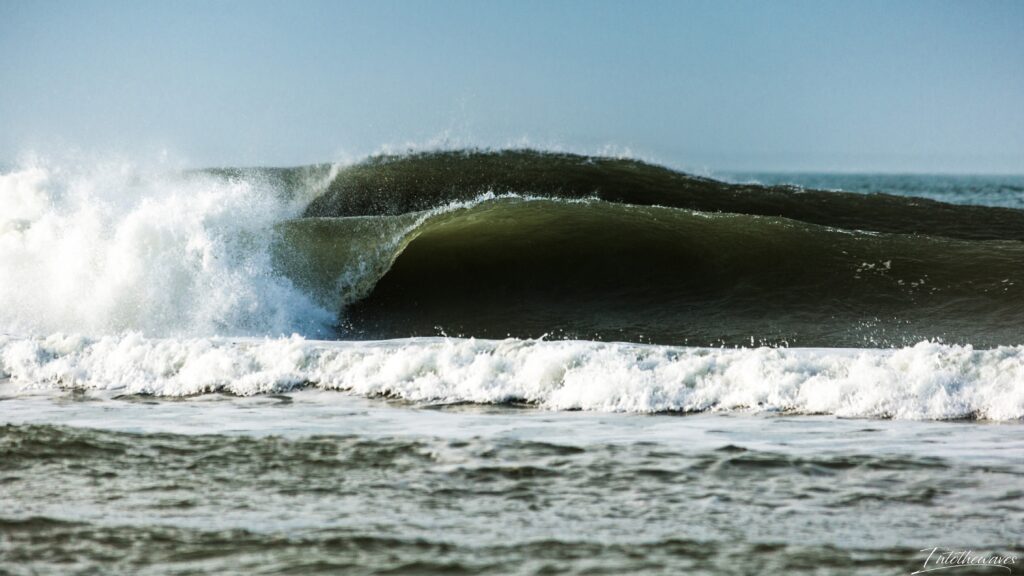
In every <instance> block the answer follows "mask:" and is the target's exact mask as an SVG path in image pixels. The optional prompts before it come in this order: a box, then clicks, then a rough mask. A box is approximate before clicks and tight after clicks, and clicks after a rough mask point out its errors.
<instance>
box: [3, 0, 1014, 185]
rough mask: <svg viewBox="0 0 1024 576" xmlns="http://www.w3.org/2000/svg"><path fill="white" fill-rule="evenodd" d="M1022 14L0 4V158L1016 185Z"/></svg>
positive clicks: (939, 7) (802, 6)
mask: <svg viewBox="0 0 1024 576" xmlns="http://www.w3.org/2000/svg"><path fill="white" fill-rule="evenodd" d="M1022 30H1024V2H1016V1H977V2H968V1H962V2H950V1H942V0H937V1H900V2H889V1H886V2H882V1H872V0H867V1H857V2H854V1H849V2H834V1H806V2H805V1H773V2H754V1H722V2H718V1H715V2H711V1H706V2H705V1H695V2H688V1H669V2H654V1H640V2H608V1H599V0H591V1H555V0H547V1H530V0H516V1H509V2H498V1H479V2H476V1H468V0H467V1H443V0H432V1H414V0H408V1H402V2H389V1H372V2H371V1H365V2H341V1H329V2H315V1H296V2H285V1H277V2H267V1H258V0H247V1H240V0H239V1H234V0H212V1H194V0H180V1H163V2H157V1H137V0H133V1H113V0H110V1H94V0H81V1H52V0H0V162H12V161H15V160H16V159H17V158H18V157H19V156H20V155H23V154H26V153H36V154H40V155H43V156H47V155H51V154H57V155H59V154H64V153H67V151H68V150H75V151H81V152H85V153H89V154H105V153H110V154H139V155H147V154H158V153H160V152H161V151H166V152H167V153H169V154H171V155H173V156H175V157H178V158H184V159H186V162H187V163H189V164H192V165H204V166H205V165H294V164H302V163H310V162H320V161H329V160H335V159H338V158H339V157H352V156H358V155H362V154H365V153H369V152H373V151H378V150H380V149H381V148H382V147H391V148H401V147H403V146H405V145H406V144H407V143H412V144H415V145H420V146H423V145H431V144H432V143H447V144H448V145H452V146H492V147H500V146H520V145H531V146H535V147H542V148H560V149H568V150H577V151H585V152H602V151H603V152H613V153H618V152H624V151H629V152H631V153H633V154H635V155H638V156H640V157H645V158H649V159H653V160H656V161H660V162H664V163H668V164H672V165H675V166H679V167H683V168H687V169H691V170H709V171H714V170H822V171H831V170H840V171H896V172H935V171H938V172H983V173H991V172H1013V173H1024V34H1021V31H1022Z"/></svg>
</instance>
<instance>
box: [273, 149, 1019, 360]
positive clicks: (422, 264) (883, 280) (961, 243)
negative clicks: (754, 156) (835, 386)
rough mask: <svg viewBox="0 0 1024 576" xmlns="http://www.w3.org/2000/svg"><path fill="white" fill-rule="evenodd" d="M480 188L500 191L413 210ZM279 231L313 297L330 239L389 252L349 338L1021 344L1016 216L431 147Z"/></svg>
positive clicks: (628, 166) (373, 163) (348, 323)
mask: <svg viewBox="0 0 1024 576" xmlns="http://www.w3.org/2000/svg"><path fill="white" fill-rule="evenodd" d="M487 192H490V193H494V194H496V195H498V197H497V198H494V199H490V200H486V201H477V202H474V203H472V204H471V205H468V206H464V207H460V208H449V209H446V210H444V211H443V212H442V213H438V214H430V215H422V217H421V218H420V220H419V221H414V220H413V219H412V218H413V216H412V214H413V213H416V212H418V211H424V210H431V209H437V208H439V207H442V206H446V205H449V204H451V203H452V202H456V201H466V200H473V199H475V198H478V197H479V196H480V195H481V194H483V193H487ZM503 194H514V195H519V196H520V197H502V195H503ZM521 196H526V197H529V198H524V197H521ZM581 199H582V201H580V200H581ZM403 218H404V220H403ZM402 226H409V230H408V233H407V234H406V235H405V236H404V240H403V241H402V242H399V243H397V244H396V245H395V246H394V247H393V248H392V247H388V246H385V244H387V243H388V242H389V241H390V240H389V239H393V238H394V236H395V234H396V233H395V230H397V229H400V228H402ZM284 236H285V237H286V239H287V240H288V241H287V242H286V243H287V244H288V249H287V250H286V251H284V252H282V254H284V256H283V257H281V256H279V258H278V260H279V261H282V260H287V261H288V262H287V263H285V264H283V265H282V268H283V269H285V270H286V271H287V273H288V274H289V275H291V276H293V277H294V278H296V279H297V281H298V282H299V283H300V284H303V283H305V284H308V285H310V287H311V288H313V289H314V291H316V292H318V293H320V294H321V297H322V298H324V299H325V300H330V297H329V296H327V297H324V296H323V295H324V294H325V293H328V294H329V293H330V291H331V290H332V289H333V287H335V286H337V284H336V283H333V284H332V283H331V282H328V281H327V280H325V279H330V278H337V277H338V275H340V274H343V273H345V272H346V271H348V272H351V270H352V266H353V262H354V260H353V259H352V258H351V257H346V258H339V257H338V256H337V254H338V253H340V252H343V251H344V250H345V249H346V248H345V246H349V248H348V249H349V250H351V247H350V246H351V245H352V244H353V242H354V241H355V240H358V242H357V243H359V244H360V245H361V246H371V245H376V246H377V249H378V251H380V252H383V253H385V255H384V256H383V257H382V258H383V259H384V261H385V262H386V263H385V264H384V265H382V266H381V267H380V270H379V273H378V274H377V275H374V274H369V276H370V277H371V278H370V282H369V285H368V287H366V288H365V289H364V290H363V291H362V292H360V291H358V290H357V291H355V292H353V294H355V296H356V298H350V299H349V300H347V301H345V304H346V306H345V307H344V308H345V309H344V311H343V312H342V318H343V323H344V328H345V330H344V335H345V336H346V337H353V336H355V337H365V338H392V337H405V336H416V335H433V334H437V333H440V332H443V333H447V334H450V335H462V336H478V337H488V338H494V337H498V338H500V337H505V336H517V337H538V336H541V335H544V334H548V335H550V336H553V337H572V338H588V339H603V340H627V341H644V342H655V343H662V344H690V345H748V346H749V345H751V344H769V345H778V344H788V345H802V346H891V345H904V344H909V343H913V342H916V341H919V340H922V339H941V340H943V341H947V342H954V343H971V344H974V345H976V346H995V345H1002V344H1019V343H1024V337H1022V336H1024V332H1022V331H1021V330H1020V327H1021V326H1024V293H1022V289H1024V242H1021V240H1024V211H1020V210H1014V209H1009V208H992V207H981V206H964V205H952V204H945V203H941V202H935V201H930V200H924V199H919V198H909V197H898V196H890V195H884V194H851V193H841V192H823V191H813V190H802V189H797V188H792V187H761V186H753V185H733V184H726V183H722V182H717V181H714V180H710V179H706V178H699V177H694V176H690V175H686V174H683V173H679V172H675V171H672V170H670V169H667V168H663V167H658V166H653V165H650V164H645V163H643V162H639V161H636V160H624V159H610V158H591V157H583V156H576V155H571V154H556V153H546V152H536V151H529V150H520V151H504V152H481V151H468V152H437V153H426V154H417V155H410V156H399V157H378V158H373V159H370V160H368V161H366V162H364V163H362V164H358V165H355V166H351V167H348V168H346V169H344V170H342V171H341V172H340V173H339V174H338V175H337V177H336V178H334V180H333V181H332V182H331V184H330V185H329V187H328V188H327V190H326V191H325V192H324V193H323V194H322V195H320V196H319V197H317V198H316V199H314V200H313V201H312V202H311V203H310V204H309V205H308V207H307V209H306V212H305V218H304V219H300V220H298V221H293V222H291V223H289V225H288V226H287V227H286V231H285V234H284ZM362 253H363V254H362V255H363V256H364V257H365V256H366V249H362ZM364 265H365V262H364ZM313 279H315V281H314V280H313ZM351 295H352V294H349V295H348V296H351ZM343 296H345V295H337V294H335V295H334V297H335V298H337V299H338V301H344V300H345V298H344V297H343ZM351 300H354V301H351Z"/></svg>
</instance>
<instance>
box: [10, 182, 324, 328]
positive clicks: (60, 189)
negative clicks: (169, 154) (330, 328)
mask: <svg viewBox="0 0 1024 576" xmlns="http://www.w3.org/2000/svg"><path fill="white" fill-rule="evenodd" d="M279 192H280V191H277V190H274V189H272V187H271V186H270V185H269V184H266V183H261V182H260V181H259V180H258V179H241V178H226V177H214V176H211V175H203V174H197V173H181V172H176V173H172V174H168V173H159V174H154V173H147V172H145V171H140V170H137V169H135V168H133V167H132V166H130V165H125V164H118V163H113V164H95V165H92V166H90V167H89V168H87V169H73V170H68V169H63V168H60V167H53V166H46V165H30V166H27V167H23V168H22V169H19V170H16V171H14V172H10V173H7V174H2V175H0V271H2V274H0V329H4V330H7V331H16V332H19V333H29V334H49V333H52V332H56V331H80V332H85V333H90V334H105V333H115V332H119V331H124V330H140V331H144V332H145V333H146V334H148V335H211V334H228V335H248V334H261V335H262V334H288V333H291V332H292V331H295V330H299V331H302V332H303V333H305V334H310V335H314V334H318V333H319V332H321V331H323V329H324V327H325V326H327V325H328V324H329V323H330V322H332V321H333V319H334V315H333V314H331V313H328V312H327V311H326V310H322V309H319V308H318V307H317V306H316V305H314V304H313V303H312V302H311V300H310V299H309V298H308V297H307V296H306V295H305V294H303V293H302V292H300V291H298V290H296V289H295V288H294V287H293V286H292V285H291V283H290V282H289V281H287V280H285V279H283V278H281V277H279V276H278V275H275V274H274V273H273V270H272V269H271V260H270V250H269V246H270V243H271V242H272V237H273V234H272V232H273V226H274V224H275V223H277V222H280V221H281V220H283V219H286V218H289V217H292V216H294V215H296V214H298V213H299V212H300V211H301V210H302V208H303V205H304V203H305V200H306V199H298V198H297V199H293V200H286V199H285V198H286V196H285V195H282V194H280V193H279Z"/></svg>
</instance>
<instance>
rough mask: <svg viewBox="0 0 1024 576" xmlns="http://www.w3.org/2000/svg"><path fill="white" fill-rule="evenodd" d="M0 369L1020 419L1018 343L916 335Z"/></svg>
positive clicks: (393, 393) (185, 345)
mask: <svg viewBox="0 0 1024 576" xmlns="http://www.w3.org/2000/svg"><path fill="white" fill-rule="evenodd" d="M0 371H2V372H3V373H4V375H6V376H7V377H8V378H10V379H11V380H12V381H13V383H14V384H15V385H17V386H19V387H20V388H22V389H23V390H32V389H44V390H52V389H74V390H93V391H100V392H104V393H112V394H150V395H155V396H190V395H197V394H205V393H213V392H220V393H229V394H237V395H253V394H267V393H280V392H287V391H290V390H294V389H297V388H300V387H304V386H313V387H316V388H320V389H324V390H339V391H345V392H349V393H354V394H360V395H367V396H384V397H392V398H400V399H404V400H408V401H412V402H416V403H465V402H469V403H485V404H486V403H509V402H525V403H530V404H534V405H536V406H538V407H540V408H545V409H553V410H592V411H607V412H636V413H652V412H701V411H709V410H712V411H729V410H741V411H753V412H787V413H800V414H833V415H836V416H842V417H868V418H895V419H916V420H921V419H933V420H948V419H962V418H976V419H985V420H994V421H1015V420H1021V419H1024V347H1002V348H997V349H991V350H975V349H973V348H972V347H970V346H950V345H942V344H937V343H929V342H922V343H919V344H917V345H915V346H912V347H907V348H900V349H884V350H883V349H869V350H854V349H798V348H794V349H785V348H745V349H724V348H722V349H715V348H679V347H668V346H652V345H639V344H627V343H600V342H588V341H570V340H562V341H543V340H517V339H507V340H476V339H456V338H426V339H407V340H397V341H381V342H323V341H306V340H304V339H302V338H300V337H297V336H295V337H292V338H282V339H272V340H224V339H147V338H144V337H142V336H140V335H138V334H128V335H123V336H108V337H104V338H98V339H90V338H85V337H80V336H62V335H54V336H51V337H49V338H46V339H16V338H9V337H8V338H6V339H4V340H0ZM0 376H2V375H0Z"/></svg>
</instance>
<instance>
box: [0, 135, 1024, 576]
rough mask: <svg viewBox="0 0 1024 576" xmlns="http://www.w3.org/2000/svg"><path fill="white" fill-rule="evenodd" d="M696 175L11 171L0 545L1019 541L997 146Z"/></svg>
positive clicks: (728, 546)
mask: <svg viewBox="0 0 1024 576" xmlns="http://www.w3.org/2000/svg"><path fill="white" fill-rule="evenodd" d="M727 179H730V180H732V181H736V182H741V183H744V184H742V185H728V184H723V183H720V182H716V181H713V180H708V179H703V178H694V177H690V176H686V175H683V174H680V173H678V172H674V171H672V170H668V169H665V168H661V167H657V166H651V165H648V164H644V163H642V162H638V161H634V160H628V159H608V158H586V157H579V156H573V155H567V154H548V153H539V152H533V151H513V152H502V153H490V152H485V153H482V152H477V151H469V152H441V153H428V154H420V155H412V156H406V157H381V158H371V159H368V160H366V161H364V162H361V163H356V164H353V165H344V166H331V165H322V166H311V167H303V168H296V169H250V170H234V169H230V170H206V171H199V172H186V173H181V172H175V173H153V172H149V171H144V170H139V169H136V168H133V167H131V166H124V165H97V166H92V167H85V168H82V167H74V168H71V167H63V166H58V165H46V164H37V165H32V166H21V167H17V168H15V169H12V170H8V171H7V172H5V173H4V174H3V175H2V176H0V206H2V207H3V211H0V271H2V272H3V274H2V276H0V424H2V425H3V427H2V428H0V454H2V457H0V504H2V508H0V573H12V574H37V573H61V574H63V573H82V574H86V573H90V574H91V573H102V574H110V573H114V574H118V573H120V574H139V573H143V574H144V573H150V574H193V573H267V574H271V573H273V574H278V573H337V572H348V573H518V574H551V573H578V574H591V573H610V574H620V573H665V574H668V573H680V572H682V573H690V572H693V573H720V574H749V573H764V574H791V573H815V574H838V573H842V574H847V573H849V574H882V573H884V574H909V573H911V572H913V571H914V570H919V569H921V568H922V563H923V562H924V561H925V558H926V555H925V554H923V553H922V552H921V551H922V550H924V549H929V550H930V549H932V548H934V547H939V548H942V549H947V550H960V549H972V550H974V551H975V552H979V553H983V554H1003V555H1006V554H1010V555H1013V554H1016V555H1017V557H1020V556H1021V555H1022V548H1024V546H1022V539H1021V534H1022V532H1021V530H1020V526H1022V525H1024V524H1022V521H1024V476H1022V474H1024V468H1022V465H1021V459H1020V455H1021V454H1022V453H1024V450H1022V449H1024V428H1022V427H1021V425H1020V423H1021V420H1022V418H1024V348H1022V347H1021V345H1022V344H1024V338H1022V336H1021V334H1022V333H1024V332H1021V330H1020V329H1019V327H1020V326H1021V325H1022V322H1024V299H1022V298H1021V294H1020V290H1021V289H1022V287H1024V277H1021V270H1024V266H1022V264H1024V248H1022V246H1024V245H1022V244H1021V242H1022V240H1024V211H1021V210H1018V208H1020V207H1021V206H1022V199H1021V189H1022V188H1021V179H1020V178H1019V177H960V176H948V177H947V176H854V175H764V174H758V175H729V176H728V178H727ZM752 181H757V182H760V183H764V184H770V185H773V187H769V188H765V187H760V186H757V185H753V184H749V182H752ZM789 185H799V186H803V187H804V188H796V187H793V186H789ZM814 189H825V190H829V191H827V192H817V191H815V190H814ZM837 190H845V191H846V192H848V193H844V192H840V191H837ZM1016 569H1018V567H1014V570H1016ZM971 570H973V571H974V572H971ZM992 570H994V569H993V568H991V567H974V568H970V567H967V568H965V567H958V568H956V569H949V570H948V572H949V573H954V572H955V573H960V574H963V573H991V571H992ZM1000 571H1001V570H1000Z"/></svg>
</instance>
